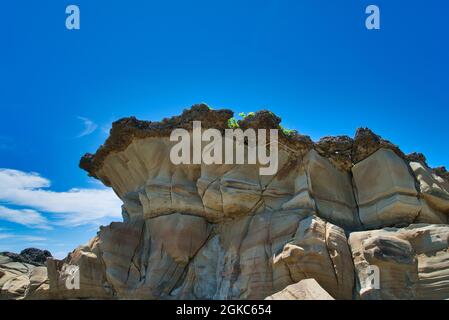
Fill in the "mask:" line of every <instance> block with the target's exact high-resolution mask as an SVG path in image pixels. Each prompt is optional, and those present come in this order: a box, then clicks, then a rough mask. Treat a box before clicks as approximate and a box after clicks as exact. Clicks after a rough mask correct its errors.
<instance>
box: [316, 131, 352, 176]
mask: <svg viewBox="0 0 449 320" xmlns="http://www.w3.org/2000/svg"><path fill="white" fill-rule="evenodd" d="M353 144H354V140H352V139H351V138H350V137H348V136H336V137H323V138H321V139H320V140H319V141H318V142H317V143H316V144H315V150H316V151H317V152H318V153H319V154H320V155H322V156H323V157H326V158H329V159H330V160H331V161H332V163H333V164H334V165H335V166H336V167H337V168H338V169H340V170H344V171H349V170H351V167H352V147H353Z"/></svg>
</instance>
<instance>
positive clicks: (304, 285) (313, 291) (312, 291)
mask: <svg viewBox="0 0 449 320" xmlns="http://www.w3.org/2000/svg"><path fill="white" fill-rule="evenodd" d="M265 300H334V298H332V296H331V295H330V294H329V293H327V292H326V290H324V289H323V288H322V287H321V286H320V285H319V284H318V282H316V281H315V279H305V280H301V281H299V282H298V283H295V284H291V285H289V286H288V287H286V288H285V289H282V290H281V291H279V292H276V293H275V294H273V295H271V296H269V297H266V298H265Z"/></svg>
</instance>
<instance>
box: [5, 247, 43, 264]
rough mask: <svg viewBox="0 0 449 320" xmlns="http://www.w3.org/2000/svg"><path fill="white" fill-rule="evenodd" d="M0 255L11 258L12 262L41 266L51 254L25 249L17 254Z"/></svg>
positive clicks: (34, 249)
mask: <svg viewBox="0 0 449 320" xmlns="http://www.w3.org/2000/svg"><path fill="white" fill-rule="evenodd" d="M0 254H1V255H3V256H6V257H9V258H11V260H12V261H14V262H23V263H27V264H32V265H35V266H43V265H45V262H46V260H47V258H50V257H51V253H50V252H49V251H47V250H40V249H36V248H27V249H24V250H22V251H21V252H20V253H19V254H17V253H13V252H0Z"/></svg>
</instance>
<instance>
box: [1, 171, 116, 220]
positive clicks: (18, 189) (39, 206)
mask: <svg viewBox="0 0 449 320" xmlns="http://www.w3.org/2000/svg"><path fill="white" fill-rule="evenodd" d="M50 186H51V182H50V181H49V180H48V179H46V178H44V177H42V176H40V175H39V174H37V173H35V172H23V171H19V170H13V169H1V168H0V202H3V203H4V206H0V219H5V220H8V221H12V222H16V223H20V224H23V225H26V226H29V227H36V228H37V227H41V228H42V226H49V224H53V225H64V226H79V225H83V224H90V223H91V224H98V223H99V221H103V220H104V219H106V218H107V219H112V218H118V217H120V216H121V201H120V199H119V198H118V197H117V196H116V195H115V193H114V192H113V191H112V190H111V189H105V188H102V189H98V188H95V189H93V188H92V189H70V190H68V191H64V192H56V191H52V190H49V188H50ZM7 205H14V206H20V207H25V208H26V209H11V208H8V207H6V206H7ZM2 212H3V213H2ZM41 212H46V213H50V214H52V215H51V219H46V218H45V217H44V216H43V215H42V213H41ZM49 218H50V216H49Z"/></svg>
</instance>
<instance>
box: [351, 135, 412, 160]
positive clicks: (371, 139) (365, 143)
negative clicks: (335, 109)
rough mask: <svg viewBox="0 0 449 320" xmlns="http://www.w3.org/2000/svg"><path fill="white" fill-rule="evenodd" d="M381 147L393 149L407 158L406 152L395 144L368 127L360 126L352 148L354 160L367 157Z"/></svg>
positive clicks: (403, 157) (400, 155)
mask: <svg viewBox="0 0 449 320" xmlns="http://www.w3.org/2000/svg"><path fill="white" fill-rule="evenodd" d="M380 148H386V149H391V150H393V151H394V152H395V153H396V154H397V155H398V156H399V157H401V158H402V159H405V154H404V153H403V152H402V151H401V150H400V149H399V147H398V146H397V145H395V144H392V143H391V142H390V141H388V140H384V139H382V137H380V136H378V135H377V134H375V133H374V132H372V131H371V130H370V129H368V128H359V129H357V132H356V133H355V138H354V144H353V148H352V162H353V163H354V164H356V163H357V162H360V161H362V160H363V159H366V158H367V157H369V156H370V155H372V154H373V153H374V152H376V151H377V150H379V149H380Z"/></svg>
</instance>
